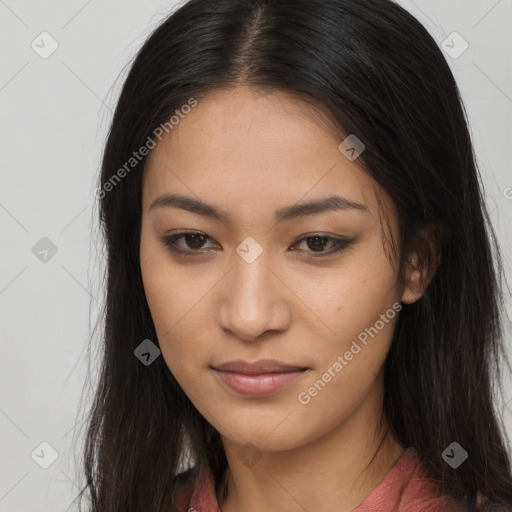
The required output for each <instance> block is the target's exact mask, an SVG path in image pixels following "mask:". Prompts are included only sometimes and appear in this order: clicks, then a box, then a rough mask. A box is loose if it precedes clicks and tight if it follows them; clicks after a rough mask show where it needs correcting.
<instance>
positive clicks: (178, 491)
mask: <svg viewBox="0 0 512 512" xmlns="http://www.w3.org/2000/svg"><path fill="white" fill-rule="evenodd" d="M196 481H197V468H196V467H192V468H189V469H187V470H186V471H183V472H182V473H179V474H178V475H176V476H175V477H174V489H175V491H174V502H175V504H176V506H177V510H179V511H180V512H186V511H187V509H188V507H189V504H190V499H191V497H192V494H193V492H194V489H195V484H196Z"/></svg>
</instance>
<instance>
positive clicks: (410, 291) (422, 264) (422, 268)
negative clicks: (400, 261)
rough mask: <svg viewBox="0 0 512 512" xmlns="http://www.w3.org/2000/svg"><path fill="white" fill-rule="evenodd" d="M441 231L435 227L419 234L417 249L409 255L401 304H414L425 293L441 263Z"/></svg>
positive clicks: (422, 230) (425, 229)
mask: <svg viewBox="0 0 512 512" xmlns="http://www.w3.org/2000/svg"><path fill="white" fill-rule="evenodd" d="M439 232H440V231H439V229H438V228H437V227H436V226H434V225H429V226H427V227H424V228H421V229H420V230H419V231H418V233H417V239H416V244H415V247H416V249H415V250H414V251H413V252H412V253H410V254H409V256H408V258H407V262H406V268H405V285H404V289H403V292H402V298H401V302H403V303H404V304H412V303H414V302H416V301H417V300H419V299H420V298H421V297H422V295H423V294H424V293H425V290H426V289H427V287H428V285H429V284H430V282H431V280H432V278H433V277H434V274H435V273H436V270H437V268H438V267H439V265H440V263H441V254H440V237H439Z"/></svg>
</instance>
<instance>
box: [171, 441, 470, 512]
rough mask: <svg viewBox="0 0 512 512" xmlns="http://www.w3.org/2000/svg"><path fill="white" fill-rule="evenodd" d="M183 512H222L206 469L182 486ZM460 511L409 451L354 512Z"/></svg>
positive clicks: (409, 449) (404, 453)
mask: <svg viewBox="0 0 512 512" xmlns="http://www.w3.org/2000/svg"><path fill="white" fill-rule="evenodd" d="M178 504H179V506H180V510H182V511H183V512H220V510H219V505H218V503H217V497H216V493H215V487H214V483H213V477H212V475H211V473H210V471H209V470H208V468H207V467H206V466H203V467H202V468H201V471H200V473H199V477H198V478H197V481H196V482H195V484H192V485H189V486H188V487H183V488H182V492H181V494H180V495H179V496H178ZM458 510H460V509H459V508H458V507H456V506H455V504H454V503H453V502H452V501H451V500H450V499H449V498H448V497H446V496H441V495H440V494H439V493H438V491H437V489H436V487H435V485H434V483H433V482H432V480H430V479H428V478H426V477H425V475H424V472H423V469H422V466H421V463H420V461H419V459H418V456H417V452H416V450H415V449H414V448H407V449H406V450H405V451H404V452H403V454H402V455H401V456H400V458H399V459H398V460H397V461H396V462H395V464H394V465H393V466H392V467H391V469H390V470H389V471H388V473H387V474H386V475H385V477H384V478H383V480H382V481H381V482H380V484H379V485H378V486H377V487H376V488H375V489H373V491H372V492H371V493H370V494H369V495H368V496H367V497H366V499H365V500H364V501H363V502H362V503H361V504H360V505H358V506H357V507H356V508H355V509H354V510H353V512H455V511H458Z"/></svg>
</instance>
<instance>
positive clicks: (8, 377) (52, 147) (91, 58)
mask: <svg viewBox="0 0 512 512" xmlns="http://www.w3.org/2000/svg"><path fill="white" fill-rule="evenodd" d="M400 4H401V5H403V6H404V7H405V8H406V9H408V10H409V11H410V12H411V13H412V14H414V15H415V16H416V17H417V18H418V19H419V20H420V21H421V22H423V23H424V25H426V27H427V28H428V29H429V31H430V33H431V34H432V35H433V37H434V38H435V39H436V41H437V42H438V44H439V45H440V46H442V47H443V48H445V51H450V52H452V56H450V55H449V54H448V53H445V55H446V58H447V60H448V61H449V63H450V65H451V67H452V69H453V72H454V75H455V77H456V80H457V82H458V84H459V86H460V88H461V92H462V95H463V98H464V102H465V105H466V109H467V112H468V115H469V119H470V128H471V131H472V136H473V139H474V143H475V148H476V152H477V155H478V159H479V164H480V168H481V171H482V175H483V181H484V186H485V193H486V197H487V201H488V204H489V207H490V211H492V214H491V217H492V221H493V223H494V225H495V227H496V229H497V233H498V237H499V240H500V243H501V246H502V250H503V255H504V258H505V270H506V272H507V275H508V276H509V280H510V275H511V265H510V259H511V254H512V243H511V229H512V228H511V225H510V224H509V223H510V221H511V220H512V173H511V172H510V162H511V146H512V144H511V140H512V139H511V135H512V119H511V115H510V114H511V111H512V76H511V62H512V59H511V58H510V48H512V30H510V29H511V15H512V1H511V0H499V1H497V0H471V1H468V0H457V1H455V0H453V1H450V2H446V1H444V0H428V1H427V0H415V1H414V2H413V1H411V0H402V1H401V2H400ZM174 5H176V4H175V3H174V2H164V1H157V0H150V1H145V2H136V1H133V0H129V1H128V0H124V1H123V2H121V1H120V0H110V1H108V2H100V1H99V0H89V1H84V0H69V1H67V2H63V1H61V2H57V1H47V2H36V1H34V0H32V1H28V2H27V1H26V2H21V1H17V0H5V1H4V0H0V47H1V48H2V53H1V55H2V60H1V66H0V109H1V110H0V111H1V122H0V140H1V141H2V146H1V147H2V160H1V169H2V170H1V173H2V174H1V177H2V180H1V183H2V187H1V190H0V226H1V230H2V239H3V240H4V241H3V243H2V250H1V253H0V254H1V256H0V257H1V259H0V263H1V267H0V268H1V269H0V311H1V312H2V321H1V323H0V335H1V340H2V344H1V346H2V357H1V358H0V374H1V386H0V437H1V441H2V442H1V446H0V460H2V465H1V466H0V512H29V511H31V512H36V511H37V512H39V511H41V512H42V511H44V512H47V511H50V510H51V511H54V512H58V511H65V510H76V507H75V506H72V505H71V502H72V499H73V497H74V496H75V495H76V491H77V488H76V485H75V483H74V482H75V481H76V474H75V464H76V463H78V464H79V463H80V460H79V459H78V461H77V460H76V459H77V457H78V454H74V451H73V441H75V442H76V441H77V439H76V438H75V439H74V436H75V437H76V436H79V434H78V432H79V431H78V427H79V426H80V423H81V421H82V420H81V417H82V416H81V414H83V411H84V410H86V408H87V405H88V401H87V400H84V401H83V402H81V397H82V387H83V383H84V380H85V378H86V375H87V364H86V356H87V352H86V343H87V340H88V337H89V331H90V329H91V328H92V326H93V325H94V321H95V319H96V317H97V315H98V313H99V308H100V304H101V300H102V299H101V297H102V293H103V289H102V288H101V281H100V280H99V275H100V270H99V267H100V264H101V259H102V257H103V254H102V252H101V245H100V241H99V238H98V235H97V221H96V214H97V209H96V206H95V199H94V196H93V190H94V186H95V179H96V175H97V172H98V169H99V163H100V158H101V151H102V148H103V142H104V139H105V136H106V131H107V129H108V124H109V121H110V119H111V115H112V109H113V107H114V105H115V101H116V97H117V94H118V92H119V87H120V85H121V83H122V78H124V76H125V72H124V73H123V74H122V75H121V78H118V75H119V73H121V71H122V70H123V68H124V67H125V66H127V65H128V63H129V62H130V59H131V58H132V57H133V55H134V53H135V52H136V50H137V49H138V48H139V46H140V44H141V43H142V42H143V41H144V39H145V38H146V37H147V35H149V33H150V32H151V30H152V29H153V28H154V27H155V26H156V25H157V24H158V23H159V21H161V20H162V19H163V18H164V17H166V15H167V14H168V12H169V11H170V10H171V8H172V7H173V6H174ZM44 31H46V32H48V33H49V34H50V35H51V38H53V39H54V40H56V42H57V44H58V48H57V50H56V51H55V52H54V53H53V54H52V55H50V56H49V57H47V58H42V57H41V56H40V53H41V52H43V51H48V50H49V49H51V39H50V38H49V36H40V34H41V33H42V32H44ZM454 31H456V32H458V33H459V34H460V35H461V37H462V38H464V40H466V41H467V42H468V44H469V47H468V49H467V50H466V51H464V52H463V53H462V54H461V55H460V56H459V55H457V57H456V58H454V56H453V55H454V52H455V54H458V53H460V52H461V51H462V49H463V48H464V47H463V46H462V45H463V41H461V40H459V39H457V37H458V36H457V35H455V36H454V35H452V33H453V32H454ZM41 40H43V41H41ZM33 41H34V43H33V44H34V45H37V46H36V48H37V51H38V52H39V53H37V52H36V50H35V49H33V48H32V47H31V44H32V42H33ZM443 41H446V42H445V43H444V44H443ZM449 47H451V48H449ZM125 71H126V70H125ZM43 237H46V238H48V239H49V240H50V241H51V244H53V246H54V247H55V248H56V249H57V252H56V253H55V254H54V255H52V252H51V250H50V252H48V253H47V254H46V259H47V261H46V262H44V261H41V258H44V257H45V253H43V252H41V253H40V254H38V251H42V250H44V249H45V248H46V249H48V244H49V242H48V240H44V241H41V242H40V240H41V239H42V238H43ZM36 244H39V245H36ZM34 246H36V249H33V248H34ZM508 301H509V305H508V306H507V310H508V311H507V314H508V317H509V319H510V320H511V321H512V307H511V306H510V304H511V303H512V301H511V300H510V298H508ZM507 328H508V329H510V324H508V325H507ZM507 339H508V340H510V339H511V333H510V330H509V331H508V338H507ZM509 345H510V344H509ZM97 368H98V365H97V363H96V362H95V360H93V364H92V365H91V372H92V373H91V378H92V379H93V382H94V380H95V376H96V370H97ZM80 403H82V407H81V408H80V407H79V405H80ZM511 406H512V385H511V383H510V381H508V384H507V388H506V396H505V397H504V400H503V402H500V403H499V405H498V407H499V409H500V411H502V413H503V415H504V418H505V421H506V425H507V431H508V433H509V436H510V435H511V434H512V410H511ZM80 409H81V410H82V413H80ZM75 425H76V427H75ZM74 427H75V428H74ZM42 442H46V443H49V444H50V445H51V446H52V447H53V449H55V450H56V452H57V454H58V455H57V458H56V459H55V461H54V462H53V463H52V464H51V466H49V467H48V468H47V469H44V468H42V467H41V464H42V465H45V464H49V463H50V462H51V461H52V459H51V455H52V453H51V449H50V448H48V447H47V446H46V445H43V446H41V443H42ZM465 448H466V449H467V450H468V451H469V453H471V447H465ZM127 449H129V447H127ZM32 454H33V455H32Z"/></svg>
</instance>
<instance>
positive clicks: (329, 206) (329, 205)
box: [149, 194, 370, 224]
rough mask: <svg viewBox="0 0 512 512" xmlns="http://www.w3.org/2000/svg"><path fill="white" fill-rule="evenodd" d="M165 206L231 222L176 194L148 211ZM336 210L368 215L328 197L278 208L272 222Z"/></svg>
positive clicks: (353, 204) (365, 210) (161, 199)
mask: <svg viewBox="0 0 512 512" xmlns="http://www.w3.org/2000/svg"><path fill="white" fill-rule="evenodd" d="M166 206H174V207H176V208H181V209H182V210H187V211H189V212H192V213H197V214H199V215H203V216H204V217H210V218H213V219H217V220H220V221H223V222H226V223H229V222H231V216H230V215H229V213H227V212H226V211H225V210H222V209H221V208H218V207H216V206H213V205H210V204H207V203H204V202H203V201H201V200H199V199H195V198H193V197H188V196H181V195H178V194H163V195H161V196H159V197H157V198H156V199H155V200H154V201H153V202H152V203H151V205H150V207H149V211H151V210H152V209H153V208H161V207H166ZM336 210H359V211H361V212H363V213H366V214H370V211H369V210H368V208H367V206H366V205H364V204H361V203H356V202H354V201H351V200H349V199H346V198H344V197H341V196H329V197H326V198H323V199H317V200H314V201H308V202H305V203H300V204H295V205H292V206H287V207H285V208H279V209H278V210H276V211H275V212H274V220H275V222H276V224H277V223H279V222H283V221H285V220H290V219H294V218H297V217H305V216H307V215H313V214H316V213H322V212H327V211H336Z"/></svg>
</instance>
